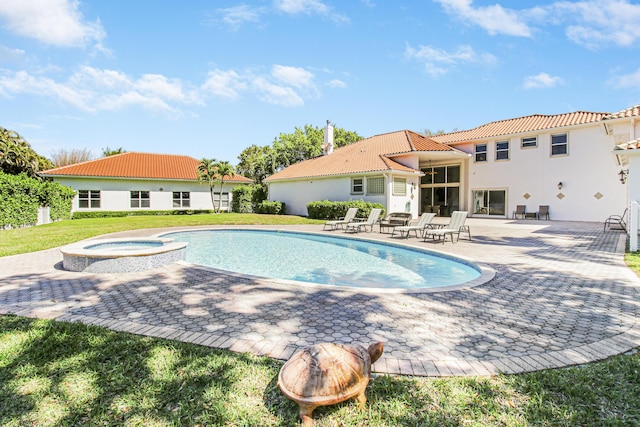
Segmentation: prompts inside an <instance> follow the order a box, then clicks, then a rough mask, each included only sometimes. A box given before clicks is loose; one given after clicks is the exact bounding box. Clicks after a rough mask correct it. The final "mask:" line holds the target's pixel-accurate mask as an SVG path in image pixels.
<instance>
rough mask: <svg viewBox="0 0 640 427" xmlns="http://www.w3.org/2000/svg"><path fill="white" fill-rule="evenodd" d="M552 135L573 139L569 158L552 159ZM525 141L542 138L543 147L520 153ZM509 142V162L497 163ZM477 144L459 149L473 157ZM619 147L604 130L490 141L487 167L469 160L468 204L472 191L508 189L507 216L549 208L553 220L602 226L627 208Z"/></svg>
mask: <svg viewBox="0 0 640 427" xmlns="http://www.w3.org/2000/svg"><path fill="white" fill-rule="evenodd" d="M552 133H553V134H559V133H567V134H568V142H569V154H568V155H566V156H551V135H552ZM522 136H525V137H526V136H537V137H538V146H537V147H536V148H521V147H520V145H521V137H522ZM504 140H509V141H510V158H509V160H495V148H496V144H495V143H496V142H497V141H504ZM474 145H475V144H466V145H464V146H456V148H460V149H462V150H464V151H467V152H469V153H473V152H474ZM614 145H615V144H614V140H613V137H611V136H607V135H606V134H605V133H604V127H603V126H602V125H596V126H590V127H581V128H572V129H563V130H554V131H553V132H544V133H538V134H531V135H518V136H517V137H513V138H499V139H495V140H490V141H488V144H487V158H488V161H487V162H479V163H476V162H475V161H474V157H472V158H471V159H470V160H469V168H468V171H469V176H468V182H469V186H468V187H467V188H466V191H465V197H466V199H467V205H468V206H470V205H471V195H472V191H473V190H479V189H505V190H506V192H507V200H506V203H507V216H508V217H511V213H512V212H513V211H514V210H515V208H516V205H526V207H527V211H528V212H535V211H537V210H538V206H539V205H549V211H550V215H551V219H552V220H572V221H603V220H604V219H605V218H606V217H607V216H609V215H611V213H615V212H621V211H622V210H624V206H625V205H626V186H625V185H622V184H621V183H620V181H619V177H618V172H619V171H620V167H618V166H617V165H616V162H615V158H614V156H613V155H612V154H611V151H612V150H613V148H614ZM559 182H562V189H561V190H559V189H558V183H559ZM598 194H600V195H601V197H600V198H598V197H596V196H597V195H598ZM526 195H528V198H527V197H526Z"/></svg>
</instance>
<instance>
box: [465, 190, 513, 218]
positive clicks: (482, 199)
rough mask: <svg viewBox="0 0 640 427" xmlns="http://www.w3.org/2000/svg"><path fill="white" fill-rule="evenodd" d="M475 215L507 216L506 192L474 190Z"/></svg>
mask: <svg viewBox="0 0 640 427" xmlns="http://www.w3.org/2000/svg"><path fill="white" fill-rule="evenodd" d="M472 194H473V213H474V214H479V215H496V216H505V215H506V208H505V207H506V203H505V201H506V200H507V192H506V191H505V190H474V191H473V193H472Z"/></svg>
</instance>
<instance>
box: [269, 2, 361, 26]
mask: <svg viewBox="0 0 640 427" xmlns="http://www.w3.org/2000/svg"><path fill="white" fill-rule="evenodd" d="M273 6H274V7H275V9H277V10H279V11H280V12H284V13H288V14H291V15H298V14H305V15H322V16H327V17H329V18H330V19H332V20H333V21H335V22H349V18H347V17H346V16H344V15H341V14H339V13H335V12H334V11H333V9H332V8H331V7H329V6H327V5H326V4H324V3H323V2H321V1H319V0H274V2H273Z"/></svg>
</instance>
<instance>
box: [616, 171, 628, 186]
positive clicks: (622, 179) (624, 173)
mask: <svg viewBox="0 0 640 427" xmlns="http://www.w3.org/2000/svg"><path fill="white" fill-rule="evenodd" d="M628 175H629V169H620V172H618V176H619V177H620V183H621V184H626V183H627V176H628Z"/></svg>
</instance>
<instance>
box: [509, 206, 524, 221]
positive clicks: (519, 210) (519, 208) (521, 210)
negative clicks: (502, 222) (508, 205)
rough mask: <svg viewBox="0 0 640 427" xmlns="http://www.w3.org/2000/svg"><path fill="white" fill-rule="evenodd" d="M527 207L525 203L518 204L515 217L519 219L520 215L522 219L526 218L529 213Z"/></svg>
mask: <svg viewBox="0 0 640 427" xmlns="http://www.w3.org/2000/svg"><path fill="white" fill-rule="evenodd" d="M526 211H527V207H526V206H525V205H517V206H516V210H515V211H513V215H512V217H513V219H518V216H520V219H524V218H525V215H526V214H527V212H526Z"/></svg>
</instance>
